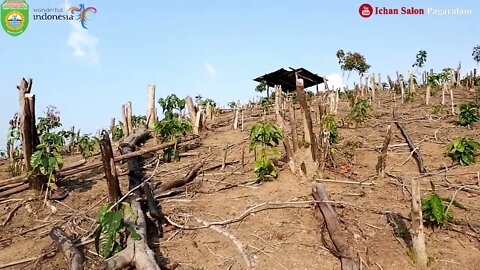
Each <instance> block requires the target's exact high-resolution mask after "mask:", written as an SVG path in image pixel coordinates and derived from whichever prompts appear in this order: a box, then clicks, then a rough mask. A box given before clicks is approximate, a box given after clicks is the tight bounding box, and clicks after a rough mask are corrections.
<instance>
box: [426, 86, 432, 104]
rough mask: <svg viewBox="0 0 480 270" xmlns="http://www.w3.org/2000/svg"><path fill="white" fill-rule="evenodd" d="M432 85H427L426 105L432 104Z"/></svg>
mask: <svg viewBox="0 0 480 270" xmlns="http://www.w3.org/2000/svg"><path fill="white" fill-rule="evenodd" d="M430 92H431V90H430V85H427V93H426V94H425V105H427V106H428V105H429V104H430Z"/></svg>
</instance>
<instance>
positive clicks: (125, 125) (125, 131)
mask: <svg viewBox="0 0 480 270" xmlns="http://www.w3.org/2000/svg"><path fill="white" fill-rule="evenodd" d="M126 107H127V106H126V105H125V104H123V105H122V124H123V127H122V128H123V136H124V137H127V136H128V135H129V134H128V122H127V108H126Z"/></svg>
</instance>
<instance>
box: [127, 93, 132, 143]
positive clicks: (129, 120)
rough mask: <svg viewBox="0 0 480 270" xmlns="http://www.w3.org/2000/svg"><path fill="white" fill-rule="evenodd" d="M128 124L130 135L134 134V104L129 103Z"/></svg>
mask: <svg viewBox="0 0 480 270" xmlns="http://www.w3.org/2000/svg"><path fill="white" fill-rule="evenodd" d="M126 108H127V123H128V135H131V134H133V122H132V102H130V101H129V102H127V106H126Z"/></svg>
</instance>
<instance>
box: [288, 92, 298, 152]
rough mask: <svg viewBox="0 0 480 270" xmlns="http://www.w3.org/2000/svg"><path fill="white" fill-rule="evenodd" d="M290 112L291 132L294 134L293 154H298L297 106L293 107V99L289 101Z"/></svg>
mask: <svg viewBox="0 0 480 270" xmlns="http://www.w3.org/2000/svg"><path fill="white" fill-rule="evenodd" d="M288 111H289V113H290V132H291V133H292V144H293V153H296V152H297V151H298V135H297V125H296V119H295V106H294V105H293V100H292V99H289V101H288Z"/></svg>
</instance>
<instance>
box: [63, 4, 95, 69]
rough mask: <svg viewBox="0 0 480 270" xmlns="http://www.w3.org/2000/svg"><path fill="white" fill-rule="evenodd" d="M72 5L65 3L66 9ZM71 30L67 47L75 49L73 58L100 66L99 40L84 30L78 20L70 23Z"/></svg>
mask: <svg viewBox="0 0 480 270" xmlns="http://www.w3.org/2000/svg"><path fill="white" fill-rule="evenodd" d="M71 6H72V5H71V4H70V2H68V1H66V2H65V9H68V8H69V7H71ZM69 23H70V25H71V28H70V33H69V35H68V40H67V45H68V46H69V47H71V48H72V49H73V56H74V57H75V58H77V59H82V60H85V61H87V62H90V63H93V64H99V63H100V60H99V58H98V53H97V43H98V38H97V37H96V36H94V35H92V34H91V33H90V32H89V30H87V29H84V28H83V27H82V26H81V25H80V23H79V22H78V21H77V20H74V21H69Z"/></svg>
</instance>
